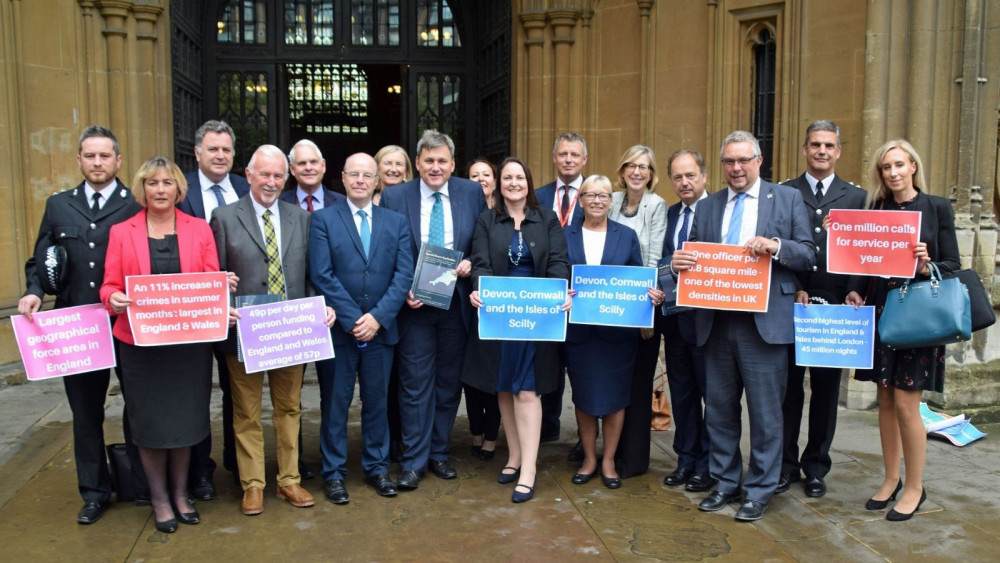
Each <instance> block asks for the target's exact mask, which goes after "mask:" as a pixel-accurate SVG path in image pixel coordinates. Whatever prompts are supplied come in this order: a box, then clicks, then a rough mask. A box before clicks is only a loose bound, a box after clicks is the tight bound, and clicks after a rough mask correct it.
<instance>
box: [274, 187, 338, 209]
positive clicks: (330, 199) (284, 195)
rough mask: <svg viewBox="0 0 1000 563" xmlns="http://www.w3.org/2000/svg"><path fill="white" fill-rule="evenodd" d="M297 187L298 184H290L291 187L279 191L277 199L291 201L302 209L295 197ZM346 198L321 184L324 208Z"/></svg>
mask: <svg viewBox="0 0 1000 563" xmlns="http://www.w3.org/2000/svg"><path fill="white" fill-rule="evenodd" d="M297 189H298V186H292V189H290V190H285V191H283V192H281V195H279V196H278V199H280V200H281V201H284V202H285V203H291V204H292V205H294V206H295V207H298V208H299V209H304V208H303V207H302V205H301V204H300V203H299V202H298V198H297V197H295V194H296V190H297ZM346 199H347V197H346V196H345V195H344V194H338V193H337V192H335V191H333V190H330V189H327V187H326V186H323V208H324V209H326V208H327V207H332V206H333V204H335V203H337V202H338V201H344V200H346ZM317 211H318V210H317Z"/></svg>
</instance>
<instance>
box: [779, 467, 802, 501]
mask: <svg viewBox="0 0 1000 563" xmlns="http://www.w3.org/2000/svg"><path fill="white" fill-rule="evenodd" d="M798 482H799V472H798V471H796V472H795V473H782V474H781V476H780V477H778V488H777V489H774V494H776V495H777V494H781V493H783V492H785V491H787V490H788V489H789V488H790V487H791V486H792V483H798Z"/></svg>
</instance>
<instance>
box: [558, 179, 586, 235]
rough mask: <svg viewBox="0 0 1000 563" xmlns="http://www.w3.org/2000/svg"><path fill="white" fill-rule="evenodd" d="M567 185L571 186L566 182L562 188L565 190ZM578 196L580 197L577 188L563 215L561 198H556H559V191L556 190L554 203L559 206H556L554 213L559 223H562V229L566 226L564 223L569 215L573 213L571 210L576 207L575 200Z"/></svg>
mask: <svg viewBox="0 0 1000 563" xmlns="http://www.w3.org/2000/svg"><path fill="white" fill-rule="evenodd" d="M569 187H571V186H570V185H569V184H566V185H565V186H563V189H564V190H565V189H567V188H569ZM579 197H580V190H577V191H576V194H574V195H573V199H572V200H571V201H570V202H569V207H568V208H567V209H566V215H565V216H563V214H562V200H559V199H558V198H559V193H558V190H557V193H556V203H558V204H559V207H557V208H556V215H557V216H558V217H559V224H560V225H562V227H563V228H564V229H565V228H566V223H567V222H568V221H569V216H570V215H572V214H573V210H574V209H575V208H576V200H577V199H578V198H579Z"/></svg>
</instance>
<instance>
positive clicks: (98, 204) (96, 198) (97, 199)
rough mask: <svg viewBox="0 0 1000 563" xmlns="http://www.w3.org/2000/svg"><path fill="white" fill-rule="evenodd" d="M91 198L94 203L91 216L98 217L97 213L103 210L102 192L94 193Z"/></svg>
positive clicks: (91, 207) (91, 206) (91, 205)
mask: <svg viewBox="0 0 1000 563" xmlns="http://www.w3.org/2000/svg"><path fill="white" fill-rule="evenodd" d="M91 198H92V199H93V200H94V202H93V203H92V204H90V216H91V217H97V213H98V212H99V211H100V210H101V192H94V195H92V196H91Z"/></svg>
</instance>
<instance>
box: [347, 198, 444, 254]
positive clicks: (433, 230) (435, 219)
mask: <svg viewBox="0 0 1000 563" xmlns="http://www.w3.org/2000/svg"><path fill="white" fill-rule="evenodd" d="M365 223H366V221H362V222H361V224H362V225H364V224H365ZM427 244H432V245H434V246H444V203H442V202H441V192H434V206H433V207H431V224H430V227H429V229H428V231H427ZM365 252H367V248H366V249H365Z"/></svg>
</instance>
